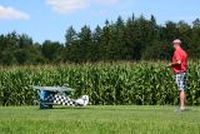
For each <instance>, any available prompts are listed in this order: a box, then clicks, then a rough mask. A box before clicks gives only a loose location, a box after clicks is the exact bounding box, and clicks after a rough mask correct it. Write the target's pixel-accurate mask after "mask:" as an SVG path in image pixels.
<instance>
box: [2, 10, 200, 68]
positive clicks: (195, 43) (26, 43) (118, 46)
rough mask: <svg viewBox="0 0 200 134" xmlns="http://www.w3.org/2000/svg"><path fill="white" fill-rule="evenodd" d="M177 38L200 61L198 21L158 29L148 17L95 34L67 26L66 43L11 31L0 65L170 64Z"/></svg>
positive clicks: (111, 24)
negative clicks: (160, 61)
mask: <svg viewBox="0 0 200 134" xmlns="http://www.w3.org/2000/svg"><path fill="white" fill-rule="evenodd" d="M175 38H179V39H181V40H182V42H183V47H184V49H185V50H186V51H187V52H188V54H189V57H190V58H192V59H199V58H200V19H198V18H197V19H196V20H194V21H193V23H192V24H188V23H186V22H184V21H179V22H177V23H176V22H172V21H167V22H166V23H165V24H164V25H159V24H157V22H156V19H155V17H154V16H153V15H151V18H150V19H146V18H145V17H144V16H142V15H141V16H140V17H138V18H136V17H135V16H134V14H133V15H132V16H131V17H129V18H128V19H127V20H124V19H123V18H122V17H121V16H119V17H118V18H117V20H116V21H114V22H113V21H108V20H106V21H105V24H104V26H99V25H98V26H97V27H96V28H95V29H94V30H91V28H90V27H89V26H87V25H85V26H83V27H82V28H81V29H80V31H79V32H77V31H76V30H75V29H74V28H73V26H70V27H69V28H68V29H67V30H66V33H65V42H64V43H61V42H53V41H51V40H46V41H44V42H43V43H37V42H34V41H33V39H32V38H31V37H29V36H28V35H27V34H17V32H15V31H13V32H11V33H8V34H2V35H0V50H1V51H0V57H1V58H0V64H1V65H15V64H17V65H23V64H56V63H69V62H70V63H71V62H72V63H83V62H99V61H118V60H126V61H137V60H170V57H171V54H172V52H173V47H172V45H171V44H172V43H171V42H172V41H173V40H174V39H175Z"/></svg>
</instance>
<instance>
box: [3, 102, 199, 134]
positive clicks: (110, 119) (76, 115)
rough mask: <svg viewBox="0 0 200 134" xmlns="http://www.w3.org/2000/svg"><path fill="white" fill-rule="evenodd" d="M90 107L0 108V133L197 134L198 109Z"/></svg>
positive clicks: (173, 107) (172, 107)
mask: <svg viewBox="0 0 200 134" xmlns="http://www.w3.org/2000/svg"><path fill="white" fill-rule="evenodd" d="M175 109H176V107H175V106H89V107H86V108H55V109H51V110H39V109H38V107H0V133H1V134H4V133H5V134H10V133H13V134H15V133H16V134H29V133H31V134H35V133H37V134H43V133H44V134H55V133H56V134H60V133H62V134H76V133H77V134H126V133H127V134H133V133H135V134H140V133H141V134H146V133H147V134H170V133H171V134H186V133H188V134H199V133H200V108H199V107H190V108H189V110H188V111H185V112H175Z"/></svg>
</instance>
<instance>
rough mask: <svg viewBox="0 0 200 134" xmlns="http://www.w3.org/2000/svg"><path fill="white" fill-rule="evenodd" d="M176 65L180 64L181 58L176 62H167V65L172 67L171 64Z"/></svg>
mask: <svg viewBox="0 0 200 134" xmlns="http://www.w3.org/2000/svg"><path fill="white" fill-rule="evenodd" d="M177 65H181V60H178V61H176V62H172V63H169V64H168V66H167V67H173V66H177Z"/></svg>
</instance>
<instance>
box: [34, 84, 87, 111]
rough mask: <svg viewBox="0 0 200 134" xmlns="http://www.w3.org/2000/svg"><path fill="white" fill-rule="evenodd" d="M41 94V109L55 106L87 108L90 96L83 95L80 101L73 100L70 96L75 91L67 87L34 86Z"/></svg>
mask: <svg viewBox="0 0 200 134" xmlns="http://www.w3.org/2000/svg"><path fill="white" fill-rule="evenodd" d="M33 88H34V89H35V90H38V93H39V102H40V109H47V108H52V107H53V105H64V106H73V107H75V106H87V105H88V103H89V97H88V95H83V96H82V97H81V98H79V99H71V98H70V97H69V94H70V93H71V92H73V91H74V90H73V89H72V88H69V87H66V86H62V87H59V86H33Z"/></svg>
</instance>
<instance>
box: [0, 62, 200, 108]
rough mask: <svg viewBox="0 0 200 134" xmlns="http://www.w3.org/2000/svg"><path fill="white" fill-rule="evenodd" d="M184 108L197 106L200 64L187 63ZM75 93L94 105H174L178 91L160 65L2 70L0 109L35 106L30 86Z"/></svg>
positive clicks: (78, 66)
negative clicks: (60, 88) (185, 106)
mask: <svg viewBox="0 0 200 134" xmlns="http://www.w3.org/2000/svg"><path fill="white" fill-rule="evenodd" d="M187 83H188V84H187V91H186V93H187V104H189V105H198V104H200V62H199V61H198V62H190V63H189V71H188V82H187ZM65 84H69V86H70V87H71V88H74V89H75V93H74V96H73V97H75V98H76V97H79V96H80V95H83V94H88V95H89V96H90V101H91V104H93V105H131V104H136V105H165V104H170V105H175V104H178V91H177V88H176V85H175V81H174V77H173V73H172V71H171V69H169V68H166V67H165V66H163V63H162V62H140V63H129V62H122V63H97V64H84V65H74V64H69V65H59V66H50V65H46V66H42V65H40V66H23V67H4V68H3V67H2V68H1V69H0V105H3V106H8V105H34V104H35V103H36V100H37V98H38V96H37V92H36V91H34V90H33V89H32V87H31V85H41V86H55V85H56V86H63V85H65Z"/></svg>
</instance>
